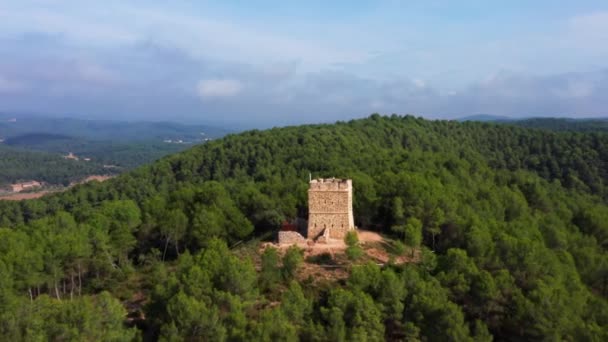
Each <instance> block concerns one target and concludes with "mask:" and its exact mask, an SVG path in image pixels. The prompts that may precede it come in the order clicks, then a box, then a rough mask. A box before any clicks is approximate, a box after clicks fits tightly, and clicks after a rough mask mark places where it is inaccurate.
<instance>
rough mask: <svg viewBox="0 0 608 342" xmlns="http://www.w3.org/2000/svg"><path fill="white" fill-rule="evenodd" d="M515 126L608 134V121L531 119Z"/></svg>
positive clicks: (516, 123) (521, 121)
mask: <svg viewBox="0 0 608 342" xmlns="http://www.w3.org/2000/svg"><path fill="white" fill-rule="evenodd" d="M514 124H515V125H517V126H521V127H527V128H539V129H549V130H554V131H579V132H608V119H566V118H530V119H525V120H518V121H515V122H514Z"/></svg>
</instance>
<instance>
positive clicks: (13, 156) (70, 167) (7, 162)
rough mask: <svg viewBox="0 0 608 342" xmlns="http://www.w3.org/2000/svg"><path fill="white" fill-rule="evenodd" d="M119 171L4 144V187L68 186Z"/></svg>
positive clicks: (0, 163)
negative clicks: (36, 183)
mask: <svg viewBox="0 0 608 342" xmlns="http://www.w3.org/2000/svg"><path fill="white" fill-rule="evenodd" d="M117 171H118V170H116V169H107V168H104V167H103V165H102V163H99V162H82V161H80V162H78V161H74V160H66V159H64V158H63V157H62V156H61V155H59V154H54V153H45V152H36V151H28V150H24V149H20V148H12V147H9V146H3V145H2V144H0V186H2V185H6V184H10V183H14V182H19V181H29V180H38V181H41V182H45V183H49V184H56V185H68V184H70V182H72V181H78V180H81V179H83V178H86V177H87V176H89V175H101V174H113V173H116V172H117Z"/></svg>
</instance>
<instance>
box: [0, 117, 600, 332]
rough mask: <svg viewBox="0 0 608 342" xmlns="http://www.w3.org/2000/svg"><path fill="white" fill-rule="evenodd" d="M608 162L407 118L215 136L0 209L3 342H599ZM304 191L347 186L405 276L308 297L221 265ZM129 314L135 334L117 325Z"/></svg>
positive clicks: (304, 291)
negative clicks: (398, 244) (415, 257)
mask: <svg viewBox="0 0 608 342" xmlns="http://www.w3.org/2000/svg"><path fill="white" fill-rule="evenodd" d="M607 162H608V135H606V134H603V133H555V132H549V131H540V130H528V129H524V128H518V127H511V126H502V125H496V124H487V123H475V122H467V123H458V122H449V121H426V120H423V119H417V118H413V117H399V116H391V117H381V116H379V115H373V116H371V117H370V118H368V119H364V120H354V121H350V122H339V123H336V124H333V125H311V126H299V127H287V128H276V129H271V130H266V131H249V132H245V133H242V134H238V135H229V136H226V137H224V138H222V139H220V140H217V141H212V142H210V143H207V144H204V145H199V146H196V147H194V148H192V149H189V150H187V151H184V152H181V153H178V154H175V155H172V156H169V157H165V158H163V159H161V160H159V161H158V162H155V163H154V164H152V165H150V166H146V167H142V168H139V169H137V170H135V171H133V172H130V173H127V174H124V175H121V176H119V177H117V178H115V179H112V180H109V181H107V182H104V183H101V184H100V183H95V184H86V185H83V186H79V187H76V188H74V189H72V190H70V191H68V192H65V193H62V194H58V195H53V196H49V197H47V198H43V199H40V200H35V201H26V202H21V203H0V227H1V226H3V227H6V229H0V235H1V236H0V241H1V243H0V279H1V280H0V306H1V307H3V308H4V310H2V312H1V313H0V315H2V316H0V321H2V322H5V323H4V324H2V325H0V335H2V336H8V337H12V338H13V339H33V338H40V339H45V338H46V339H60V338H67V339H69V338H74V339H75V338H80V339H89V340H95V339H109V338H114V339H117V340H118V339H123V340H128V339H131V338H133V337H134V336H135V337H137V334H138V333H141V334H142V335H140V336H139V337H145V338H149V339H156V338H160V339H164V340H169V339H173V338H181V339H185V340H267V341H271V340H298V339H300V340H320V341H340V340H345V341H356V340H368V341H376V340H384V339H388V340H428V341H446V340H455V341H467V340H470V341H472V340H483V341H490V340H491V338H492V336H493V337H494V339H496V340H538V339H549V340H598V341H599V340H606V339H608V303H607V301H606V298H607V296H608V287H607V285H608V254H607V253H606V248H607V247H608V206H607V205H606V203H607V202H606V200H607V196H608V192H607V189H606V182H607V180H608V174H607V170H608V169H607ZM309 173H312V174H313V176H314V177H343V178H352V179H353V186H354V189H355V190H354V211H355V221H356V224H357V225H358V226H359V227H362V228H366V229H371V230H377V231H379V232H382V233H383V234H386V235H389V236H392V237H393V238H395V239H400V240H403V241H404V242H406V243H408V244H412V243H415V242H416V240H417V239H416V235H419V237H420V238H421V239H422V250H421V260H420V262H419V263H410V264H405V265H392V264H388V265H385V266H383V267H380V266H377V265H376V264H363V265H359V264H357V263H355V264H354V265H353V266H352V267H351V268H350V269H349V274H350V276H349V278H348V279H347V280H345V281H335V282H321V283H319V282H317V281H315V279H314V277H315V275H310V278H304V279H301V278H297V277H294V275H293V270H292V266H293V267H295V266H294V265H297V264H298V262H297V260H298V256H297V252H296V251H292V252H291V254H290V253H288V254H287V255H286V256H285V257H284V259H283V260H280V259H279V257H278V256H277V255H275V254H273V252H272V251H269V252H266V253H264V255H263V256H262V257H261V262H260V263H259V264H258V267H257V268H256V267H255V266H254V262H253V261H252V260H250V259H249V257H247V256H244V255H241V254H235V250H230V249H229V246H230V247H232V246H235V245H239V244H240V241H242V240H249V239H251V238H252V237H254V236H259V235H260V234H262V233H264V232H267V231H274V230H276V229H277V228H278V226H279V224H280V222H282V221H283V220H285V219H291V218H295V217H306V211H307V209H306V208H307V203H306V191H307V187H308V184H307V182H308V177H309ZM412 237H413V238H412ZM411 247H417V246H411ZM237 249H238V248H237ZM290 265H291V266H290ZM134 297H136V298H141V297H143V298H144V300H143V303H144V304H143V305H141V306H139V307H138V309H136V310H135V311H132V310H131V309H130V311H132V315H135V316H138V317H140V319H138V320H136V322H138V325H137V328H139V329H140V330H134V329H135V328H129V327H127V326H125V325H123V326H122V327H121V325H120V322H121V321H122V320H123V319H124V317H125V315H126V310H127V308H123V307H122V306H121V304H120V301H125V300H129V303H132V301H133V298H134ZM70 298H74V299H73V300H70ZM100 303H102V305H100ZM138 310H139V311H141V312H139V311H138ZM142 312H143V314H142ZM100 315H101V317H104V319H100V318H99V317H100ZM141 317H145V319H142V318H141ZM59 322H60V323H61V324H58V323H59ZM110 331H111V332H112V334H114V335H113V336H109V335H106V334H110ZM66 336H67V337H66Z"/></svg>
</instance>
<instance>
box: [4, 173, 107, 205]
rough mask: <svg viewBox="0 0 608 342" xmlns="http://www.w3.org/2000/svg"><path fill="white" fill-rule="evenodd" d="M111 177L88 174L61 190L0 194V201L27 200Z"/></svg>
mask: <svg viewBox="0 0 608 342" xmlns="http://www.w3.org/2000/svg"><path fill="white" fill-rule="evenodd" d="M113 177H115V176H100V175H92V176H88V177H87V178H85V179H83V180H82V181H80V182H78V183H72V184H70V186H69V187H66V188H64V189H61V190H41V191H36V192H17V193H12V194H8V195H2V196H0V201H23V200H28V199H35V198H40V197H42V196H45V195H48V194H52V193H56V192H62V191H66V190H68V189H69V188H71V187H73V186H75V185H78V184H84V183H88V182H92V181H97V182H105V181H107V180H108V179H110V178H113Z"/></svg>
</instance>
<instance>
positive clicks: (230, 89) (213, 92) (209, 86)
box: [198, 79, 243, 98]
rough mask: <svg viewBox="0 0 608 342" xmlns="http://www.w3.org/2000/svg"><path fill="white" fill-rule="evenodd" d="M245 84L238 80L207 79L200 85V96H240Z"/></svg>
mask: <svg viewBox="0 0 608 342" xmlns="http://www.w3.org/2000/svg"><path fill="white" fill-rule="evenodd" d="M242 89H243V84H242V83H241V82H240V81H238V80H228V79H207V80H201V81H200V82H199V83H198V94H199V95H200V96H201V97H203V98H211V97H231V96H235V95H238V94H239V93H240V92H241V90H242Z"/></svg>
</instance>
